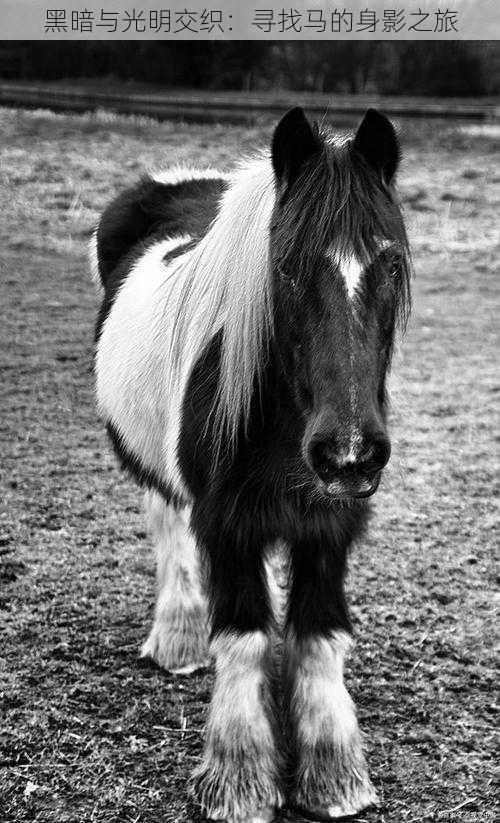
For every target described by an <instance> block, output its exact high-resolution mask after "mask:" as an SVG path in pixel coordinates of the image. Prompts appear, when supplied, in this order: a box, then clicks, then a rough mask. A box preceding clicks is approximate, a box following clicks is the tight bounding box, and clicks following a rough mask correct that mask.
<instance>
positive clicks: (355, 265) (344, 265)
mask: <svg viewBox="0 0 500 823" xmlns="http://www.w3.org/2000/svg"><path fill="white" fill-rule="evenodd" d="M327 257H329V259H330V260H331V261H332V263H333V265H334V266H335V268H336V269H338V271H339V272H340V275H341V276H342V278H343V280H344V284H345V287H346V291H347V294H348V296H349V298H350V299H351V300H352V298H353V297H354V295H355V294H356V290H357V288H358V286H359V283H360V280H361V275H362V274H363V264H362V263H360V261H359V260H358V258H357V257H356V256H355V255H354V254H353V255H351V256H343V257H340V258H339V256H338V254H337V253H336V252H335V251H333V250H330V251H328V252H327Z"/></svg>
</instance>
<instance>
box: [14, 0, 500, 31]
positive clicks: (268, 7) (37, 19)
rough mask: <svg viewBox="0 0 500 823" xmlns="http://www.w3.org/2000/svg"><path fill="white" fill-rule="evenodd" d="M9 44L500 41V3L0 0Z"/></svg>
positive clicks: (452, 0) (486, 0) (488, 0)
mask: <svg viewBox="0 0 500 823" xmlns="http://www.w3.org/2000/svg"><path fill="white" fill-rule="evenodd" d="M0 39H2V40H498V39H500V0H394V1H393V2H387V0H363V1H362V2H361V0H343V1H342V0H292V3H291V4H289V5H285V4H284V3H283V2H274V0H264V1H263V2H262V0H245V2H241V0H213V2H212V0H179V2H177V1H176V0H173V2H171V0H163V2H161V0H160V2H157V0H150V2H148V0H144V2H142V0H135V1H134V2H128V0H126V2H123V0H122V1H121V2H119V1H118V0H117V2H113V0H100V2H93V0H88V1H87V2H85V0H81V2H79V0H70V2H60V0H0Z"/></svg>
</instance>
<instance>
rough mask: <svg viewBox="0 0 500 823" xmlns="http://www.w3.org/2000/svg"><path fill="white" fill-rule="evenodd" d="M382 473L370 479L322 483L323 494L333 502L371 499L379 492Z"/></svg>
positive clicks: (359, 478)
mask: <svg viewBox="0 0 500 823" xmlns="http://www.w3.org/2000/svg"><path fill="white" fill-rule="evenodd" d="M381 476H382V471H378V472H376V473H375V474H373V475H371V476H370V477H352V478H342V479H335V480H332V481H331V482H329V483H325V482H324V481H322V482H321V483H320V488H321V491H322V492H323V494H324V495H325V496H327V497H329V498H331V499H332V500H352V499H360V498H363V497H371V495H372V494H375V492H376V491H377V489H378V487H379V484H380V478H381Z"/></svg>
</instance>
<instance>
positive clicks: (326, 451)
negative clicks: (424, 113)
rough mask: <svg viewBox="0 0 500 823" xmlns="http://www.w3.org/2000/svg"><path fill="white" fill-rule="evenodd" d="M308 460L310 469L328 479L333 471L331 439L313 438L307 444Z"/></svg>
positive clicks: (333, 449) (333, 446)
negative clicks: (309, 443) (308, 444)
mask: <svg viewBox="0 0 500 823" xmlns="http://www.w3.org/2000/svg"><path fill="white" fill-rule="evenodd" d="M309 462H310V464H311V467H312V469H313V470H314V471H315V472H316V474H318V475H319V476H320V477H321V478H322V479H323V480H328V479H330V478H331V476H332V475H333V474H334V473H335V471H336V469H337V468H338V466H337V461H336V459H335V444H334V443H333V441H332V440H313V442H312V443H311V445H310V446H309Z"/></svg>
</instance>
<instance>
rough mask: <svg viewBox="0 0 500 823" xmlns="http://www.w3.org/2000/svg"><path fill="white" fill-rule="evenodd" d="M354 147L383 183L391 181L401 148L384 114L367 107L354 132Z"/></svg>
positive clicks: (399, 157) (392, 127)
mask: <svg viewBox="0 0 500 823" xmlns="http://www.w3.org/2000/svg"><path fill="white" fill-rule="evenodd" d="M354 148H355V149H356V151H358V152H359V153H360V154H362V155H363V157H364V158H365V160H367V161H368V163H369V164H370V166H372V168H374V169H375V171H377V172H378V173H379V174H380V176H381V178H382V180H383V181H384V182H385V183H390V182H391V180H392V178H393V177H394V175H395V174H396V170H397V168H398V165H399V161H400V159H401V150H400V148H399V142H398V138H397V135H396V131H395V129H394V126H393V125H392V123H391V121H390V120H388V118H387V117H385V115H383V114H381V113H380V112H378V111H376V110H375V109H368V111H367V112H366V114H365V116H364V118H363V121H362V123H361V125H360V127H359V128H358V131H357V132H356V137H355V138H354Z"/></svg>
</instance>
